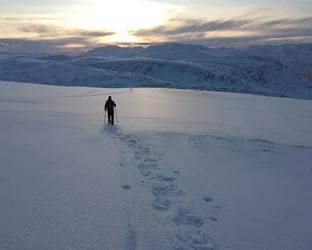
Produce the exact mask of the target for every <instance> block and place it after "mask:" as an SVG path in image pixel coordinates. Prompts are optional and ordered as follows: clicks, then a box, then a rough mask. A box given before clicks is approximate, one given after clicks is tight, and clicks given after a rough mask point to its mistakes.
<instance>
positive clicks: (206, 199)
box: [203, 197, 213, 202]
mask: <svg viewBox="0 0 312 250" xmlns="http://www.w3.org/2000/svg"><path fill="white" fill-rule="evenodd" d="M203 200H204V201H205V202H213V199H212V198H209V197H203Z"/></svg>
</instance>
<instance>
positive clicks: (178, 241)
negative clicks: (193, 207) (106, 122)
mask: <svg viewBox="0 0 312 250" xmlns="http://www.w3.org/2000/svg"><path fill="white" fill-rule="evenodd" d="M116 135H117V136H118V137H119V139H120V140H121V141H122V143H123V144H125V145H127V146H128V147H129V148H130V149H131V150H133V157H134V159H135V160H136V162H137V168H138V170H139V171H140V174H141V175H142V176H143V177H144V178H146V179H147V180H146V181H144V180H143V181H142V185H143V186H144V187H146V188H148V189H149V190H150V191H151V193H152V194H153V196H154V200H153V202H152V207H153V208H154V209H155V210H157V211H159V212H166V211H169V210H170V209H171V208H172V206H173V204H175V202H178V198H179V197H181V196H183V195H184V192H183V191H182V190H181V189H180V188H179V187H178V186H177V184H176V183H175V180H176V179H177V178H176V177H174V176H164V175H163V174H162V173H161V171H160V168H159V165H158V160H157V159H155V158H153V157H151V156H152V153H151V152H150V149H149V148H148V147H146V146H145V145H143V144H142V143H138V142H137V140H136V139H135V138H134V137H132V136H128V135H123V134H122V133H120V132H118V133H116ZM174 174H176V175H177V174H179V172H178V171H174ZM122 188H123V189H125V190H128V189H130V188H131V187H130V186H129V185H124V186H122ZM203 201H204V202H208V203H212V202H213V199H212V198H209V197H203ZM215 207H218V208H219V209H221V207H219V206H215ZM168 215H169V216H170V217H171V221H172V222H173V223H174V225H175V226H176V229H177V231H176V233H175V236H174V237H173V238H170V239H169V240H170V242H171V243H172V246H173V249H175V250H191V249H192V250H216V249H219V248H218V246H217V244H216V243H215V241H214V240H213V239H212V238H211V237H209V236H207V235H205V234H204V233H203V232H202V231H201V230H200V229H199V228H200V227H202V226H203V225H204V223H205V220H204V219H203V218H201V217H199V216H197V215H194V214H192V212H191V211H190V210H189V209H186V208H183V207H180V208H178V209H177V210H176V211H174V213H173V214H172V213H169V214H168ZM209 219H210V220H211V221H214V222H216V221H217V219H216V218H214V217H210V218H209Z"/></svg>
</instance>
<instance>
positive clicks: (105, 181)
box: [0, 82, 312, 250]
mask: <svg viewBox="0 0 312 250" xmlns="http://www.w3.org/2000/svg"><path fill="white" fill-rule="evenodd" d="M108 95H112V97H113V99H114V100H115V102H116V104H117V112H118V113H116V116H117V117H116V124H115V125H109V124H104V120H105V117H104V112H103V105H104V102H105V101H106V99H107V96H108ZM0 103H1V106H0V120H1V122H0V159H1V167H0V204H1V206H0V221H1V223H0V245H1V249H5V250H11V249H24V250H28V249H105V250H106V249H114V250H115V249H121V250H159V249H163V250H194V249H195V250H217V249H218V250H221V249H225V250H231V249H240V250H250V249H253V250H258V249H259V250H272V249H274V250H287V249H289V250H290V249H300V250H309V249H311V245H312V240H311V237H310V232H311V231H312V224H311V223H310V221H311V210H312V199H311V198H312V197H311V192H309V190H312V182H311V177H312V168H311V161H312V116H311V113H312V102H311V101H308V100H296V99H289V98H277V97H264V96H256V95H247V94H233V93H221V92H208V91H196V90H173V89H157V88H153V89H151V88H133V89H128V88H120V89H102V88H85V87H60V86H46V85H39V84H25V83H15V82H0ZM106 121H107V117H106ZM117 121H118V122H117Z"/></svg>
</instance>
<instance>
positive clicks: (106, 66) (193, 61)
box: [0, 43, 312, 99]
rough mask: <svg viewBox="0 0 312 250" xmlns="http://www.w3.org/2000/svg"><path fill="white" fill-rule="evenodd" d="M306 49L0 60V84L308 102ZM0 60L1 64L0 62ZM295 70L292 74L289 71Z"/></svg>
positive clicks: (98, 52) (144, 51)
mask: <svg viewBox="0 0 312 250" xmlns="http://www.w3.org/2000/svg"><path fill="white" fill-rule="evenodd" d="M311 48H312V44H302V45H287V46H286V45H285V46H250V47H248V48H245V49H241V50H238V49H235V48H208V47H205V46H202V45H192V44H180V43H167V44H158V45H153V46H149V47H147V48H143V47H119V46H102V47H98V48H94V49H92V50H90V51H88V52H87V53H83V54H80V55H79V56H75V57H74V56H67V55H40V56H38V55H34V56H31V55H27V56H26V55H22V56H18V55H11V56H8V55H7V54H6V55H2V56H1V55H0V80H7V81H21V82H35V83H42V84H56V85H72V86H94V87H95V86H96V87H171V88H186V89H203V90H213V91H227V92H235V93H252V94H259V95H269V96H287V97H295V98H306V99H312V82H311V81H310V80H309V79H307V78H305V77H303V76H301V75H300V74H298V73H296V72H295V71H297V72H298V69H299V67H303V66H305V67H306V68H304V69H305V70H306V69H307V70H308V69H309V65H310V64H309V60H311V54H312V53H311V51H312V49H311ZM1 58H2V59H1ZM293 68H296V70H295V71H293V70H292V69H293Z"/></svg>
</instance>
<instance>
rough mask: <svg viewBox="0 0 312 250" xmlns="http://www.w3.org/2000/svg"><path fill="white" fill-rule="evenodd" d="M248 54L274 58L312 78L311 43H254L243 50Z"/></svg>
mask: <svg viewBox="0 0 312 250" xmlns="http://www.w3.org/2000/svg"><path fill="white" fill-rule="evenodd" d="M243 51H244V52H245V53H247V54H250V55H257V56H262V57H269V58H275V59H277V60H280V61H282V62H283V63H284V64H286V65H287V66H288V67H290V68H292V69H293V70H294V71H296V72H298V73H299V74H301V75H303V76H306V77H308V78H310V79H311V80H312V43H308V44H283V45H254V46H250V47H248V48H245V49H244V50H243Z"/></svg>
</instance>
